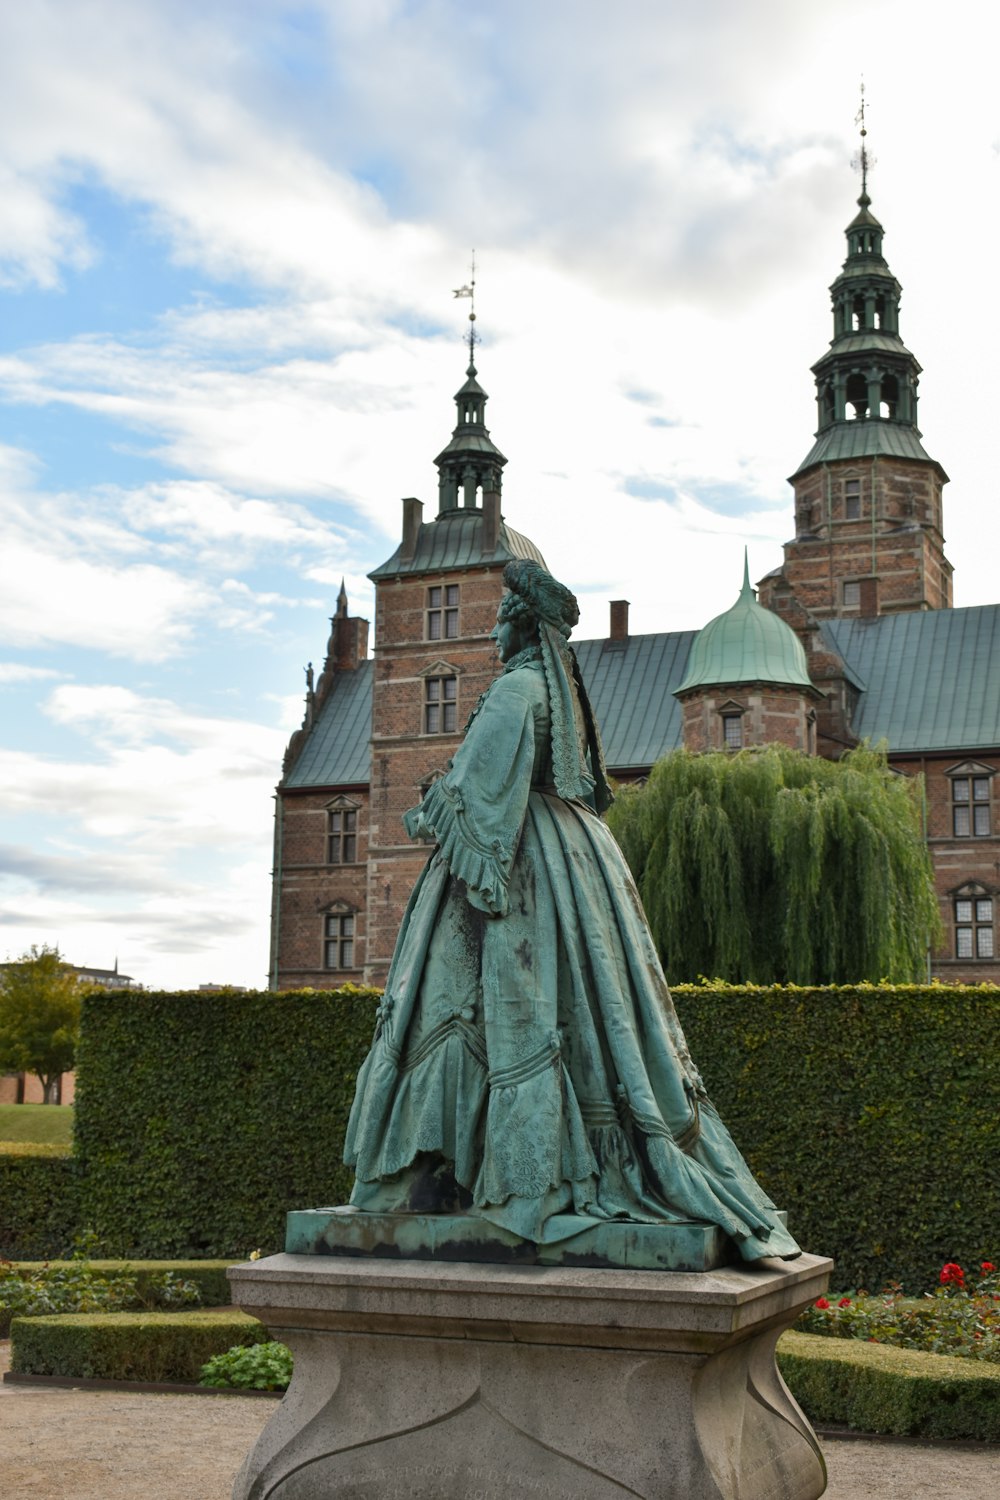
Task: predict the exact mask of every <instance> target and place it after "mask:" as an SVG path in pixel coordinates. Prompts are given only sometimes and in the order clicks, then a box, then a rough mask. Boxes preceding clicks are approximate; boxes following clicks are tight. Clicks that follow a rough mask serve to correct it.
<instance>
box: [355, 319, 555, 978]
mask: <svg viewBox="0 0 1000 1500" xmlns="http://www.w3.org/2000/svg"><path fill="white" fill-rule="evenodd" d="M474 347H475V341H474V335H473V334H471V333H470V339H469V366H468V369H467V371H466V380H465V383H464V384H463V385H462V387H461V388H460V389H459V390H458V391H457V392H456V394H455V405H456V412H457V420H456V424H455V429H454V432H453V433H452V436H451V440H450V442H449V443H448V444H447V446H446V447H445V448H444V449H443V450H442V451H441V453H439V454H438V456H437V459H436V460H435V463H436V465H437V469H438V511H437V515H436V516H435V517H434V518H433V519H432V520H430V521H424V520H423V505H422V503H421V502H420V501H419V500H416V499H412V498H409V499H406V500H404V501H403V525H402V539H401V541H400V544H399V546H398V548H397V549H396V551H395V552H394V553H393V555H392V557H390V558H389V560H388V561H387V562H385V563H383V564H382V566H381V567H378V568H376V569H375V570H374V572H373V573H371V574H369V577H370V578H371V579H372V581H373V582H374V584H375V661H374V677H373V695H372V719H371V798H370V805H369V820H368V846H367V847H368V891H367V905H366V911H367V944H366V954H365V974H366V977H367V978H368V979H369V980H371V981H372V982H381V981H382V980H383V979H384V978H385V975H386V971H387V969H388V965H389V960H390V958H391V956H392V950H393V946H394V944H395V941H396V934H397V932H398V931H399V925H400V922H401V921H402V917H403V912H404V910H405V907H406V902H407V900H408V898H409V894H410V891H411V890H412V888H413V885H414V882H415V881H416V878H417V876H418V875H419V873H420V871H421V869H422V868H423V866H424V864H425V863H426V860H427V855H428V850H427V849H426V848H425V847H423V846H421V845H415V844H412V843H411V842H410V841H409V840H408V839H407V837H406V834H405V833H404V831H403V825H402V815H403V813H404V812H405V811H406V809H407V808H409V807H413V806H414V805H415V804H416V803H417V802H419V801H420V798H421V796H422V795H423V793H424V791H425V790H426V789H427V787H428V786H429V785H430V784H431V782H432V781H433V780H434V779H435V778H436V777H437V776H440V775H441V773H442V772H443V771H444V770H445V769H446V768H447V765H448V761H449V759H450V757H451V756H452V755H453V754H454V752H455V750H456V749H457V748H458V745H459V744H460V742H461V738H462V732H463V730H464V727H465V722H466V720H467V719H468V717H469V714H470V713H471V712H472V710H473V708H474V707H475V705H476V702H477V700H478V698H479V695H480V693H482V692H484V691H485V689H486V688H487V687H488V686H489V684H490V682H491V681H492V680H493V678H494V677H495V676H496V672H497V656H496V650H495V647H494V645H493V642H492V641H491V640H490V639H489V635H490V632H491V630H492V629H493V626H494V624H495V623H496V612H497V606H498V604H499V603H500V599H501V596H502V594H503V582H502V573H503V568H504V565H505V564H506V563H507V562H508V561H510V559H511V558H514V557H530V558H534V559H535V560H536V561H538V562H542V561H543V559H542V557H541V554H540V553H539V551H538V550H537V548H536V547H535V546H534V545H533V544H532V543H531V542H530V541H528V539H527V538H526V537H523V536H521V535H520V534H519V533H518V532H516V531H514V530H513V529H512V528H511V527H509V526H508V525H507V524H506V522H505V521H504V519H503V515H502V513H501V509H500V486H501V481H502V471H503V468H504V465H505V464H506V462H507V460H506V458H505V457H504V455H503V454H502V453H501V452H500V449H499V448H498V447H497V446H496V444H495V443H494V442H493V440H492V439H491V437H490V435H489V432H488V430H487V428H486V423H485V414H486V402H487V399H488V398H487V395H486V392H485V391H484V390H483V388H482V386H481V385H480V384H479V381H478V378H477V371H476V367H475V364H474V362H473V357H472V356H473V353H474Z"/></svg>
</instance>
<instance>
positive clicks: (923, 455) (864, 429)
mask: <svg viewBox="0 0 1000 1500" xmlns="http://www.w3.org/2000/svg"><path fill="white" fill-rule="evenodd" d="M883 454H884V455H885V456H886V457H887V458H916V459H920V460H921V461H922V462H923V463H925V464H934V466H935V467H936V468H939V469H940V468H941V465H940V464H939V463H938V462H937V460H936V459H933V458H931V456H930V454H929V453H928V452H927V450H926V449H925V447H924V445H923V443H922V442H921V441H920V433H919V432H918V431H917V429H916V428H915V427H911V426H908V425H905V424H903V423H897V422H886V421H880V420H876V421H874V422H868V421H858V422H838V423H837V424H836V426H834V427H827V428H825V429H824V430H823V431H822V432H821V433H820V434H819V435H818V437H817V438H816V441H815V442H814V443H813V445H812V447H811V448H810V450H809V452H808V453H807V454H806V456H805V458H804V459H803V460H802V462H801V463H800V464H799V466H798V468H797V469H796V470H795V474H793V475H792V476H791V477H792V478H793V479H794V478H795V477H796V475H798V474H801V473H803V472H804V471H805V470H806V469H811V468H812V467H813V465H814V464H829V463H833V462H834V460H835V459H838V458H876V457H879V456H881V455H883ZM941 472H942V474H943V473H944V470H943V469H942V470H941ZM945 477H947V476H945Z"/></svg>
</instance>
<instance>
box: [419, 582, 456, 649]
mask: <svg viewBox="0 0 1000 1500" xmlns="http://www.w3.org/2000/svg"><path fill="white" fill-rule="evenodd" d="M457 635H458V584H457V583H445V584H436V585H435V586H434V587H433V588H429V589H428V590H427V639H428V640H429V641H453V640H455V638H456V637H457Z"/></svg>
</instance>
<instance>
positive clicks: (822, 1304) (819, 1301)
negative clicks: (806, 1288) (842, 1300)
mask: <svg viewBox="0 0 1000 1500" xmlns="http://www.w3.org/2000/svg"><path fill="white" fill-rule="evenodd" d="M829 1306H830V1304H829V1302H827V1300H826V1298H825V1297H817V1298H816V1301H815V1302H814V1303H813V1307H818V1308H819V1309H820V1311H821V1312H826V1310H827V1308H828V1307H829Z"/></svg>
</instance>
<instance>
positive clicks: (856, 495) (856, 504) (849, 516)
mask: <svg viewBox="0 0 1000 1500" xmlns="http://www.w3.org/2000/svg"><path fill="white" fill-rule="evenodd" d="M860 515H861V480H860V479H848V480H847V481H846V483H845V485H844V519H845V520H847V521H856V520H858V518H859V517H860Z"/></svg>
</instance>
